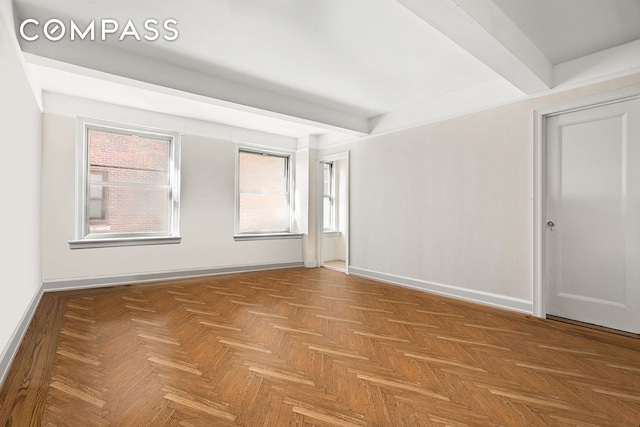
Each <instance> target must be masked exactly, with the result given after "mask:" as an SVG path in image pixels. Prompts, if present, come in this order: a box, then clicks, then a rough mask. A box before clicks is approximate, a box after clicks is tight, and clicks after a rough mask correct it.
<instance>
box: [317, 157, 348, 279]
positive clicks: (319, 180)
mask: <svg viewBox="0 0 640 427" xmlns="http://www.w3.org/2000/svg"><path fill="white" fill-rule="evenodd" d="M336 160H344V161H345V168H346V175H347V185H346V189H347V190H346V193H347V194H346V199H347V206H345V211H346V212H345V216H346V218H347V223H346V224H345V233H344V244H345V263H344V264H345V271H344V272H345V274H349V259H350V250H349V248H350V244H349V240H350V239H349V237H350V235H351V233H350V227H351V216H350V213H349V205H351V194H350V191H351V170H350V167H351V152H350V151H348V150H347V151H343V152H341V153H335V154H329V155H326V156H322V157H320V158H318V159H317V163H316V216H315V218H316V236H317V237H316V265H317V266H319V267H322V265H323V259H322V243H323V242H322V240H323V239H322V238H323V235H324V224H323V221H322V216H323V206H324V200H323V199H324V190H323V188H322V186H323V182H324V176H323V168H322V167H321V166H322V164H323V163H325V162H333V161H336Z"/></svg>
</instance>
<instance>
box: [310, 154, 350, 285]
mask: <svg viewBox="0 0 640 427" xmlns="http://www.w3.org/2000/svg"><path fill="white" fill-rule="evenodd" d="M318 162H319V163H318V177H317V180H318V184H319V185H318V188H319V191H318V203H317V206H318V210H317V213H318V215H317V218H319V220H318V221H317V224H318V227H317V228H318V229H317V236H318V239H317V245H318V248H317V258H318V265H319V266H320V267H324V268H328V269H331V270H337V271H341V272H344V273H347V274H348V272H349V153H348V152H346V153H340V154H336V155H332V156H327V157H323V158H321V159H319V161H318Z"/></svg>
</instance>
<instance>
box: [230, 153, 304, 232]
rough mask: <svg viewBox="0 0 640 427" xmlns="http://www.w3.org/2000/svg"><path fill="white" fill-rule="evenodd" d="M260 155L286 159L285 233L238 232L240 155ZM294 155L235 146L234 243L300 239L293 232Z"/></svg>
mask: <svg viewBox="0 0 640 427" xmlns="http://www.w3.org/2000/svg"><path fill="white" fill-rule="evenodd" d="M242 152H245V153H253V154H262V155H265V156H276V157H283V158H286V159H287V205H288V208H289V209H288V211H289V221H288V226H287V231H281V232H271V231H266V232H249V233H247V232H244V233H241V232H240V231H239V226H240V153H242ZM294 165H295V159H294V153H293V152H290V151H280V150H272V149H263V148H262V147H252V146H247V145H238V146H236V173H235V224H234V235H233V238H234V240H236V241H242V240H270V239H297V238H302V234H300V233H294V232H293V218H294V205H293V197H292V194H293V177H294V174H295V171H294V167H295V166H294Z"/></svg>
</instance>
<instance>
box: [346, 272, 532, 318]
mask: <svg viewBox="0 0 640 427" xmlns="http://www.w3.org/2000/svg"><path fill="white" fill-rule="evenodd" d="M349 271H350V273H351V274H353V275H355V276H360V277H365V278H367V279H373V280H377V281H381V282H385V283H390V284H393V285H399V286H403V287H406V288H411V289H417V290H420V291H425V292H430V293H434V294H438V295H443V296H446V297H450V298H455V299H460V300H464V301H470V302H475V303H479V304H483V305H488V306H491V307H497V308H501V309H506V310H511V311H517V312H520V313H526V314H531V311H532V303H531V301H527V300H524V299H520V298H514V297H509V296H506V295H499V294H494V293H491V292H484V291H477V290H474V289H468V288H461V287H459V286H452V285H445V284H442V283H435V282H429V281H426V280H420V279H413V278H410V277H404V276H397V275H395V274H388V273H382V272H378V271H372V270H367V269H364V268H359V267H354V266H351V267H350V269H349Z"/></svg>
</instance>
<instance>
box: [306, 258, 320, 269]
mask: <svg viewBox="0 0 640 427" xmlns="http://www.w3.org/2000/svg"><path fill="white" fill-rule="evenodd" d="M304 266H305V267H307V268H317V267H318V261H316V260H315V259H312V260H307V261H305V262H304Z"/></svg>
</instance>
